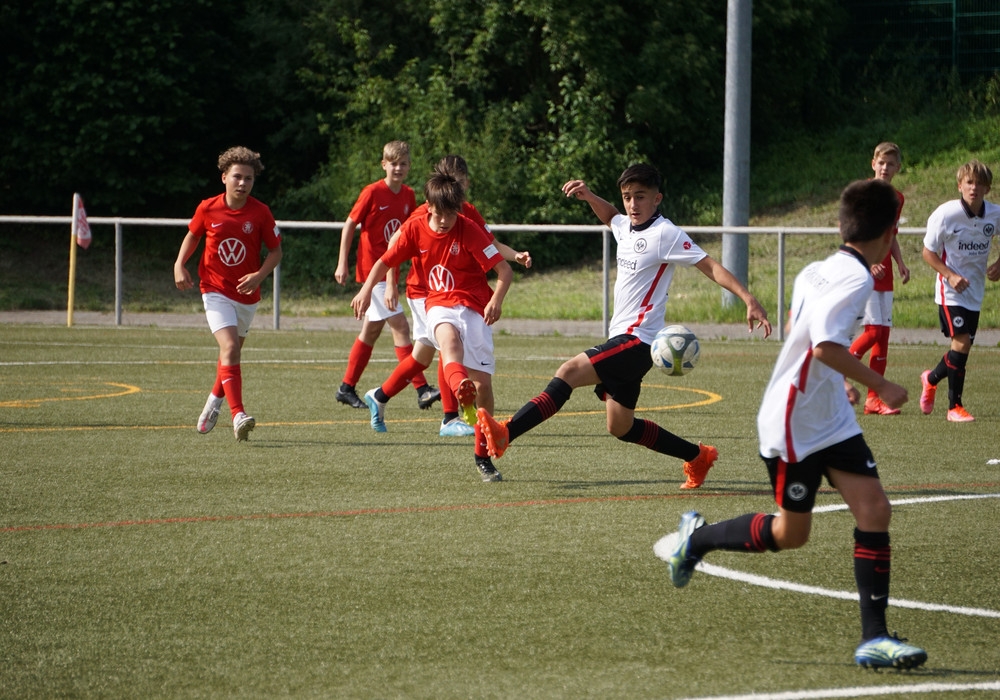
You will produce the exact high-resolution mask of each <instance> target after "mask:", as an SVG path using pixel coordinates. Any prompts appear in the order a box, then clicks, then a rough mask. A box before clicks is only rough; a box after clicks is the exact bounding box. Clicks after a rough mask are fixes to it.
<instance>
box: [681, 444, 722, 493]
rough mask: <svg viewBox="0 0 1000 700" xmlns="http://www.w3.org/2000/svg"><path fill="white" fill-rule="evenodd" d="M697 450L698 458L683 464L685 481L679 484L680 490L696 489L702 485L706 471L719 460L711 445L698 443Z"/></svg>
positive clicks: (717, 452)
mask: <svg viewBox="0 0 1000 700" xmlns="http://www.w3.org/2000/svg"><path fill="white" fill-rule="evenodd" d="M698 449H699V452H698V456H697V457H695V458H694V459H692V460H691V461H690V462H685V463H684V475H685V476H687V481H685V482H684V483H683V484H681V488H682V489H696V488H698V487H699V486H701V485H702V484H704V483H705V477H706V476H708V470H709V469H711V468H712V465H713V464H714V463H715V460H717V459H718V458H719V451H718V450H717V449H715V448H714V447H712V446H711V445H702V444H701V443H700V442H699V443H698Z"/></svg>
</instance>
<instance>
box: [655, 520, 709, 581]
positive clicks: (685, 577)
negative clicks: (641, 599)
mask: <svg viewBox="0 0 1000 700" xmlns="http://www.w3.org/2000/svg"><path fill="white" fill-rule="evenodd" d="M704 526H705V519H704V518H703V517H701V515H700V514H698V513H696V512H695V511H693V510H692V511H688V512H687V513H685V514H684V515H682V516H681V521H680V524H679V525H678V526H677V532H671V533H670V534H669V535H667V536H666V537H664V538H662V539H661V540H660V541H659V542H657V543H656V544H655V545H653V551H654V552H656V556H658V557H660V559H663V561H665V562H667V570H668V571H669V572H670V582H671V583H672V584H674V586H675V587H677V588H683V587H684V586H686V585H688V581H690V580H691V574H692V573H694V567H695V566H697V564H698V562H700V561H701V557H693V556H691V555H690V554H688V550H689V549H690V545H691V535H692V534H694V531H695V530H697V529H698V528H699V527H704Z"/></svg>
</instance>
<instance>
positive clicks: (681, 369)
mask: <svg viewBox="0 0 1000 700" xmlns="http://www.w3.org/2000/svg"><path fill="white" fill-rule="evenodd" d="M650 354H651V355H652V356H653V364H654V365H656V366H657V367H659V368H660V371H661V372H663V373H664V374H670V375H673V376H675V377H676V376H680V375H682V374H687V373H688V372H690V371H691V370H692V369H694V366H695V365H696V364H698V355H699V354H701V346H700V345H699V344H698V337H697V336H696V335H695V334H694V333H692V332H691V331H690V330H688V329H687V328H685V327H684V326H667V327H666V328H664V329H663V330H661V331H660V332H659V333H657V334H656V337H655V338H653V345H652V346H651V347H650Z"/></svg>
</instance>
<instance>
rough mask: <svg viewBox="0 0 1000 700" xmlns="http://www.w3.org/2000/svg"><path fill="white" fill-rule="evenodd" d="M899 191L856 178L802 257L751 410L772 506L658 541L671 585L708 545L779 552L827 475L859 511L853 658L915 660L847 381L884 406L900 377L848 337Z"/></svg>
mask: <svg viewBox="0 0 1000 700" xmlns="http://www.w3.org/2000/svg"><path fill="white" fill-rule="evenodd" d="M898 206H899V200H898V199H897V197H896V192H895V190H893V188H892V186H891V185H890V184H888V183H887V182H884V181H882V180H877V179H875V180H865V181H858V182H853V183H851V184H850V185H848V186H847V188H846V189H845V190H844V192H843V193H842V194H841V197H840V214H839V221H840V235H841V238H842V239H843V241H844V244H843V245H842V246H841V247H840V250H839V251H838V252H837V253H835V254H834V255H831V256H830V257H828V258H827V259H826V260H824V261H822V262H814V263H812V264H810V265H808V266H807V267H806V268H805V269H804V270H803V271H802V272H801V273H800V274H799V276H798V278H796V280H795V287H794V290H793V292H792V305H791V309H790V312H789V317H788V326H789V328H788V335H787V340H786V341H785V344H784V346H783V348H782V350H781V354H780V355H779V356H778V360H777V362H776V364H775V367H774V372H773V374H772V375H771V380H770V382H769V383H768V385H767V389H766V390H765V391H764V398H763V401H762V402H761V407H760V411H759V412H758V414H757V431H758V434H759V438H760V454H761V458H762V459H763V460H764V464H765V465H766V466H767V471H768V475H769V476H770V479H771V486H772V488H773V490H774V498H775V501H776V502H777V504H778V511H779V512H778V514H777V515H767V514H764V513H748V514H746V515H742V516H740V517H737V518H733V519H731V520H726V521H723V522H719V523H715V524H713V525H706V524H705V519H704V518H703V517H702V516H701V515H700V514H698V513H696V512H694V511H691V512H688V513H685V514H684V515H682V516H681V520H680V526H679V527H678V531H677V532H676V533H672V534H670V535H667V536H666V537H664V538H663V539H661V540H660V541H659V542H657V543H656V545H655V546H654V548H653V549H654V551H655V552H656V554H657V556H659V557H660V558H661V559H664V560H665V561H666V562H667V565H668V568H669V571H670V580H671V582H672V583H673V584H674V586H676V587H678V588H681V587H683V586H686V585H687V583H688V581H689V580H690V579H691V574H692V573H693V572H694V568H695V566H696V565H697V564H698V562H700V561H701V560H702V558H703V557H704V556H705V555H706V554H708V553H709V552H711V551H713V550H716V549H723V550H729V551H738V552H764V551H770V552H778V551H781V550H783V549H797V548H798V547H802V546H803V545H805V543H806V542H807V541H808V539H809V531H810V528H811V526H812V510H813V506H814V504H815V501H816V492H817V491H818V489H819V487H820V484H821V482H822V479H823V477H824V476H825V477H826V479H827V481H829V482H830V484H831V485H832V486H833V487H834V488H835V489H837V491H839V492H840V495H841V497H842V498H843V499H844V501H845V502H846V503H847V505H848V506H849V507H850V511H851V513H852V514H853V515H854V519H855V521H856V527H855V528H854V579H855V581H856V582H857V587H858V595H859V601H860V605H861V644H860V645H859V646H858V647H857V649H856V650H855V652H854V660H855V661H856V662H857V663H858V664H859V665H861V666H864V667H874V668H880V667H895V668H913V667H916V666H919V665H921V664H922V663H924V662H925V661H926V660H927V652H926V651H924V650H923V649H920V648H918V647H915V646H911V645H909V644H906V643H905V640H903V639H900V638H899V637H898V636H896V635H895V634H892V635H890V634H889V631H888V628H887V626H886V615H885V611H886V607H887V606H888V604H889V568H890V567H889V565H890V559H891V557H890V554H891V551H890V548H889V519H890V517H891V515H892V506H891V505H890V504H889V499H888V498H887V497H886V495H885V491H883V490H882V482H881V481H879V476H878V470H877V468H876V464H875V458H874V457H873V456H872V453H871V450H870V449H869V448H868V445H867V444H866V443H865V440H864V437H863V436H862V434H861V427H860V426H859V425H858V420H857V418H856V417H855V415H854V410H853V409H852V408H851V404H850V401H849V400H848V397H847V394H846V392H845V391H844V379H845V377H846V378H847V379H852V380H854V381H856V382H860V383H861V384H864V385H865V386H868V387H870V388H872V389H874V390H875V391H876V393H877V394H878V395H879V397H880V398H881V400H882V401H884V402H885V403H886V405H887V406H889V407H891V408H898V407H899V406H901V405H902V404H903V403H905V402H906V400H907V394H906V389H904V388H903V387H901V386H899V385H898V384H894V383H892V382H890V381H888V380H887V379H886V378H885V377H884V376H882V375H881V374H879V373H878V372H877V371H875V370H873V369H871V368H869V367H866V366H865V365H864V364H862V363H861V362H860V361H859V360H858V359H857V358H856V357H854V355H852V354H851V352H850V350H849V349H848V348H849V346H850V338H851V334H852V333H853V331H854V328H855V326H856V324H857V319H858V318H859V317H860V316H861V313H862V312H863V311H864V308H865V303H866V301H867V300H868V297H869V296H870V295H871V291H872V286H873V284H874V282H873V280H872V276H871V273H870V268H871V266H872V265H873V264H875V263H877V262H879V261H881V260H883V259H884V258H885V256H886V253H888V252H889V247H890V245H891V244H892V240H893V235H894V228H895V223H896V212H897V209H898Z"/></svg>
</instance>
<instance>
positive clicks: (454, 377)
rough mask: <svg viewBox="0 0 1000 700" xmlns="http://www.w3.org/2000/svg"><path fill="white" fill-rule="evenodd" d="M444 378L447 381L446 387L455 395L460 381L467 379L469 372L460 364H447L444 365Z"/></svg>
mask: <svg viewBox="0 0 1000 700" xmlns="http://www.w3.org/2000/svg"><path fill="white" fill-rule="evenodd" d="M444 376H445V378H446V379H447V380H448V386H449V387H450V388H451V391H452V393H453V394H457V393H458V387H459V386H460V385H461V384H462V380H463V379H468V378H469V372H468V370H466V369H465V367H464V366H463V365H462V363H461V362H449V363H448V364H447V365H445V368H444ZM456 403H457V401H456Z"/></svg>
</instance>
